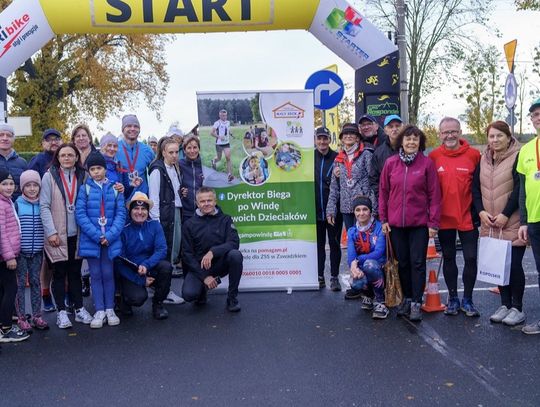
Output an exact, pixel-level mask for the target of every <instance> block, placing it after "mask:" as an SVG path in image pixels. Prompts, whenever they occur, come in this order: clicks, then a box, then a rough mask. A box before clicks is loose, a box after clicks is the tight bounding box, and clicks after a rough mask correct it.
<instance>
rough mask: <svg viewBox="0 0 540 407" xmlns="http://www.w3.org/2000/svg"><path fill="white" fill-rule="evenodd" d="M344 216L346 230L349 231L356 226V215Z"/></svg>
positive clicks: (345, 214) (347, 214)
mask: <svg viewBox="0 0 540 407" xmlns="http://www.w3.org/2000/svg"><path fill="white" fill-rule="evenodd" d="M342 216H343V223H345V230H346V231H349V229H350V228H351V227H353V226H354V222H356V218H355V217H354V213H343V214H342ZM336 218H337V216H336ZM336 225H337V223H336Z"/></svg>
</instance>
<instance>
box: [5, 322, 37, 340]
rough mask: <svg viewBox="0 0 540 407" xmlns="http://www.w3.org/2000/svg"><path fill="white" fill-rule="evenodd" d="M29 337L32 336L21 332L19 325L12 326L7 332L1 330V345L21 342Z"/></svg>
mask: <svg viewBox="0 0 540 407" xmlns="http://www.w3.org/2000/svg"><path fill="white" fill-rule="evenodd" d="M29 337H30V334H29V333H28V332H25V331H22V330H20V329H19V327H18V326H17V325H12V326H11V328H10V329H9V330H7V331H4V330H2V329H0V343H9V342H21V341H24V340H26V339H28V338H29Z"/></svg>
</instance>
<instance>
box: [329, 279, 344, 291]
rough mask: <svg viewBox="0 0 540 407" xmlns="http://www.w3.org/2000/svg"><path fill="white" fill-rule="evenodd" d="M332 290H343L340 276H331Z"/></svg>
mask: <svg viewBox="0 0 540 407" xmlns="http://www.w3.org/2000/svg"><path fill="white" fill-rule="evenodd" d="M330 290H332V291H336V292H337V291H341V284H339V277H330Z"/></svg>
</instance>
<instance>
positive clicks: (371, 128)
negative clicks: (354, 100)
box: [358, 114, 386, 149]
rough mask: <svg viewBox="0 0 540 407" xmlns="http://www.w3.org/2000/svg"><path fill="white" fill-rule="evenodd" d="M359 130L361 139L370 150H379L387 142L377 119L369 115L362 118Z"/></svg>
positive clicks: (359, 122)
mask: <svg viewBox="0 0 540 407" xmlns="http://www.w3.org/2000/svg"><path fill="white" fill-rule="evenodd" d="M358 130H359V131H360V138H361V139H362V141H363V142H364V145H365V146H366V147H368V148H372V149H375V148H378V147H379V146H380V145H381V144H383V143H384V141H385V140H386V135H385V134H384V132H383V131H382V129H381V126H379V123H378V122H377V119H375V118H374V117H373V116H371V115H369V114H365V115H363V116H362V117H360V120H358Z"/></svg>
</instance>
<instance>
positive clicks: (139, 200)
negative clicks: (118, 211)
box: [127, 192, 154, 212]
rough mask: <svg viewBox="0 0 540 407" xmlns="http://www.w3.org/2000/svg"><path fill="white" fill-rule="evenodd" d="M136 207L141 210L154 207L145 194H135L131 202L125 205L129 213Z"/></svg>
mask: <svg viewBox="0 0 540 407" xmlns="http://www.w3.org/2000/svg"><path fill="white" fill-rule="evenodd" d="M138 206H142V207H143V208H146V209H148V210H150V209H152V206H154V202H152V200H151V199H148V195H146V194H145V193H143V192H135V193H134V194H133V196H132V197H131V200H130V201H129V202H128V203H127V207H128V208H129V211H130V212H131V210H132V209H133V208H136V207H138Z"/></svg>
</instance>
